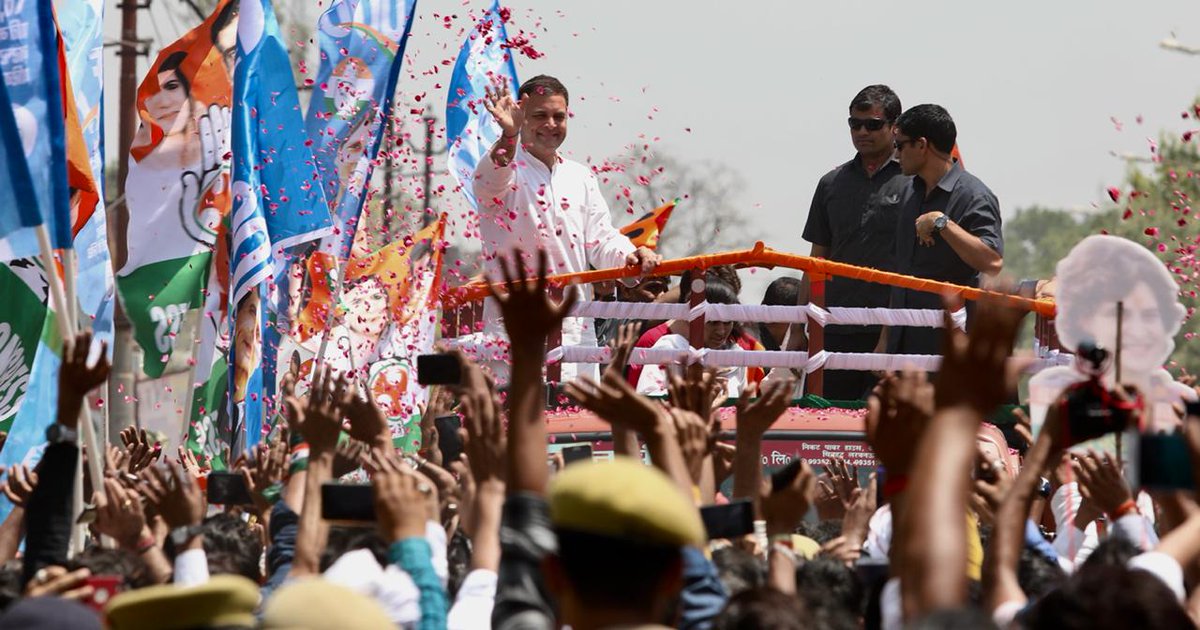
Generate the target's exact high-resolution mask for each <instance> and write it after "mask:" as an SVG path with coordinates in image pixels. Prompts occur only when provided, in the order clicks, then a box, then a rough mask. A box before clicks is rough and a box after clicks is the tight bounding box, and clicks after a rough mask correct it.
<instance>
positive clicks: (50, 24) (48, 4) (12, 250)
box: [0, 0, 72, 260]
mask: <svg viewBox="0 0 1200 630" xmlns="http://www.w3.org/2000/svg"><path fill="white" fill-rule="evenodd" d="M53 5H54V3H53V0H23V1H17V2H5V3H3V4H2V5H0V75H2V76H3V80H4V86H5V88H6V89H5V91H6V96H7V98H6V100H7V101H8V103H7V104H5V107H6V109H10V110H11V113H12V119H11V122H10V121H9V120H5V121H4V122H2V123H0V125H3V126H4V127H7V131H6V132H5V133H4V136H5V137H4V143H5V159H6V161H7V162H8V168H9V169H10V170H11V169H13V168H20V167H18V166H16V165H15V164H14V162H16V161H18V160H19V159H20V158H23V159H24V160H25V162H26V168H25V169H23V171H24V172H23V173H21V177H23V178H26V175H25V172H27V174H28V176H27V179H29V180H30V181H27V182H25V183H23V184H21V186H22V187H23V189H24V190H25V191H26V192H28V193H31V194H27V195H22V196H20V197H19V199H20V200H21V203H19V204H16V205H12V206H7V207H3V208H0V260H12V259H14V258H21V257H25V256H36V255H37V254H38V252H39V248H38V242H37V233H36V231H35V230H34V229H33V228H35V227H36V226H38V225H42V224H45V225H46V228H47V231H48V232H49V236H50V245H51V247H53V248H54V249H69V248H70V247H71V245H72V242H71V241H72V239H71V224H70V199H69V193H68V191H67V175H66V173H67V165H66V141H65V121H64V119H63V103H62V85H61V82H60V77H59V66H58V37H57V33H58V29H57V27H56V26H55V22H54V6H53ZM6 119H7V115H6ZM13 131H16V134H15V137H14V134H13V133H12V132H13ZM9 176H10V177H11V176H12V175H9Z"/></svg>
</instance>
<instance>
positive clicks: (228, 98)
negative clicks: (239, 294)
mask: <svg viewBox="0 0 1200 630" xmlns="http://www.w3.org/2000/svg"><path fill="white" fill-rule="evenodd" d="M237 22H238V11H237V0H221V1H220V2H218V3H217V6H216V9H214V10H213V13H212V15H210V16H209V17H208V19H206V20H205V21H204V22H203V23H201V24H200V25H199V26H197V27H196V28H194V29H192V30H191V31H188V33H187V34H185V35H184V36H183V37H181V38H180V39H179V40H178V41H176V42H175V43H173V44H171V45H170V46H167V47H166V48H164V49H163V50H162V52H160V53H159V55H158V57H157V58H156V59H155V60H154V63H152V64H151V65H150V71H149V72H148V73H147V75H146V77H145V78H144V79H143V80H142V83H141V85H140V86H139V87H138V94H137V112H138V118H139V119H140V123H139V126H138V130H137V133H136V135H134V138H133V144H132V147H131V148H130V154H129V158H128V159H129V175H128V177H127V178H126V181H125V203H124V204H118V205H117V206H116V208H115V213H114V216H113V223H114V225H113V246H114V249H113V251H112V256H113V266H114V268H116V270H117V290H118V292H119V293H120V296H121V302H122V304H123V305H124V307H125V313H126V315H128V317H129V320H130V321H131V322H132V324H133V333H134V338H135V339H136V340H137V343H138V345H140V346H141V347H142V351H143V353H144V359H143V361H142V370H143V371H145V372H146V374H147V375H149V376H151V377H158V376H160V375H161V374H162V373H163V370H164V368H165V367H166V366H167V363H168V361H169V360H170V358H171V356H172V354H173V353H174V351H175V339H176V336H177V335H178V334H179V332H180V330H181V328H182V326H183V322H184V318H185V316H186V315H187V314H188V313H189V312H191V311H193V310H195V309H197V308H199V307H200V306H201V305H202V304H203V303H204V295H203V294H204V289H205V286H206V285H207V283H208V276H209V274H210V273H211V270H212V268H213V264H214V258H215V257H216V256H214V253H217V254H220V255H221V256H220V257H221V258H224V257H225V255H224V252H226V251H227V249H225V247H226V246H225V243H224V239H223V238H219V237H218V232H219V231H220V230H221V229H222V226H221V221H222V218H223V217H224V216H226V215H227V214H228V213H229V207H230V192H229V191H230V184H229V146H230V137H229V117H230V105H231V103H232V93H233V86H232V83H231V82H230V77H231V74H230V72H231V70H232V66H231V65H230V62H231V61H232V55H231V54H230V53H232V51H233V46H234V41H235V34H236V31H237ZM224 278H225V276H224V274H221V279H222V280H224Z"/></svg>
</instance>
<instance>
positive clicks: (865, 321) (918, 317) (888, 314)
mask: <svg viewBox="0 0 1200 630" xmlns="http://www.w3.org/2000/svg"><path fill="white" fill-rule="evenodd" d="M950 317H951V319H953V320H954V327H955V328H958V329H959V330H966V326H967V311H966V309H962V308H960V309H958V310H957V311H954V312H953V313H951V314H950ZM944 318H945V311H939V310H936V309H918V308H848V307H844V306H833V307H830V308H829V317H828V318H827V322H828V324H830V325H847V326H871V325H884V326H914V327H920V328H942V327H943V325H944V323H945V319H944Z"/></svg>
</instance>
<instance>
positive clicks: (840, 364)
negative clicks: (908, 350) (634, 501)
mask: <svg viewBox="0 0 1200 630" xmlns="http://www.w3.org/2000/svg"><path fill="white" fill-rule="evenodd" d="M464 350H465V349H464ZM611 356H612V354H611V351H610V349H609V348H601V347H599V346H566V347H559V348H555V349H553V350H551V351H550V352H549V353H548V354H547V357H546V359H547V361H548V362H551V363H553V362H555V361H562V362H564V363H605V362H607V361H608V360H609V359H610V358H611ZM1072 360H1073V357H1072V356H1071V355H1068V354H1062V355H1057V356H1054V357H1050V358H1046V359H1039V360H1037V361H1034V362H1033V364H1032V365H1031V366H1030V367H1029V369H1028V370H1026V372H1027V373H1030V374H1032V373H1035V372H1040V371H1041V370H1044V369H1046V368H1048V367H1054V366H1057V365H1067V364H1070V363H1071V361H1072ZM629 363H630V364H631V365H663V364H676V365H679V364H684V365H691V364H695V363H699V364H700V365H703V366H704V367H717V368H720V367H764V368H784V369H795V370H804V372H805V373H807V374H811V373H813V372H815V371H817V370H819V369H821V368H824V369H826V370H848V371H852V372H897V371H901V370H920V371H924V372H936V371H937V370H938V369H939V368H940V367H941V365H942V357H941V356H940V355H936V354H874V353H869V352H828V351H826V350H822V351H820V352H818V353H816V354H813V355H809V353H807V352H793V351H787V352H782V351H780V352H773V351H767V350H710V349H707V348H704V349H700V350H697V349H695V348H692V349H691V350H690V351H680V350H674V349H670V348H634V350H633V353H632V354H631V355H630V357H629Z"/></svg>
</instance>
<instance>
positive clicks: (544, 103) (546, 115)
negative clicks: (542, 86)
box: [521, 93, 567, 157]
mask: <svg viewBox="0 0 1200 630" xmlns="http://www.w3.org/2000/svg"><path fill="white" fill-rule="evenodd" d="M523 107H524V109H525V126H524V128H522V129H521V142H523V143H524V144H525V147H526V148H527V149H528V150H529V152H530V153H533V154H534V155H538V156H539V157H540V156H544V155H551V154H553V153H554V152H556V151H558V147H559V146H560V145H562V143H563V141H564V140H566V139H567V99H565V98H563V97H562V95H559V94H550V95H542V94H536V93H535V94H530V95H528V96H526V97H525V100H524V105H523Z"/></svg>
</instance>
